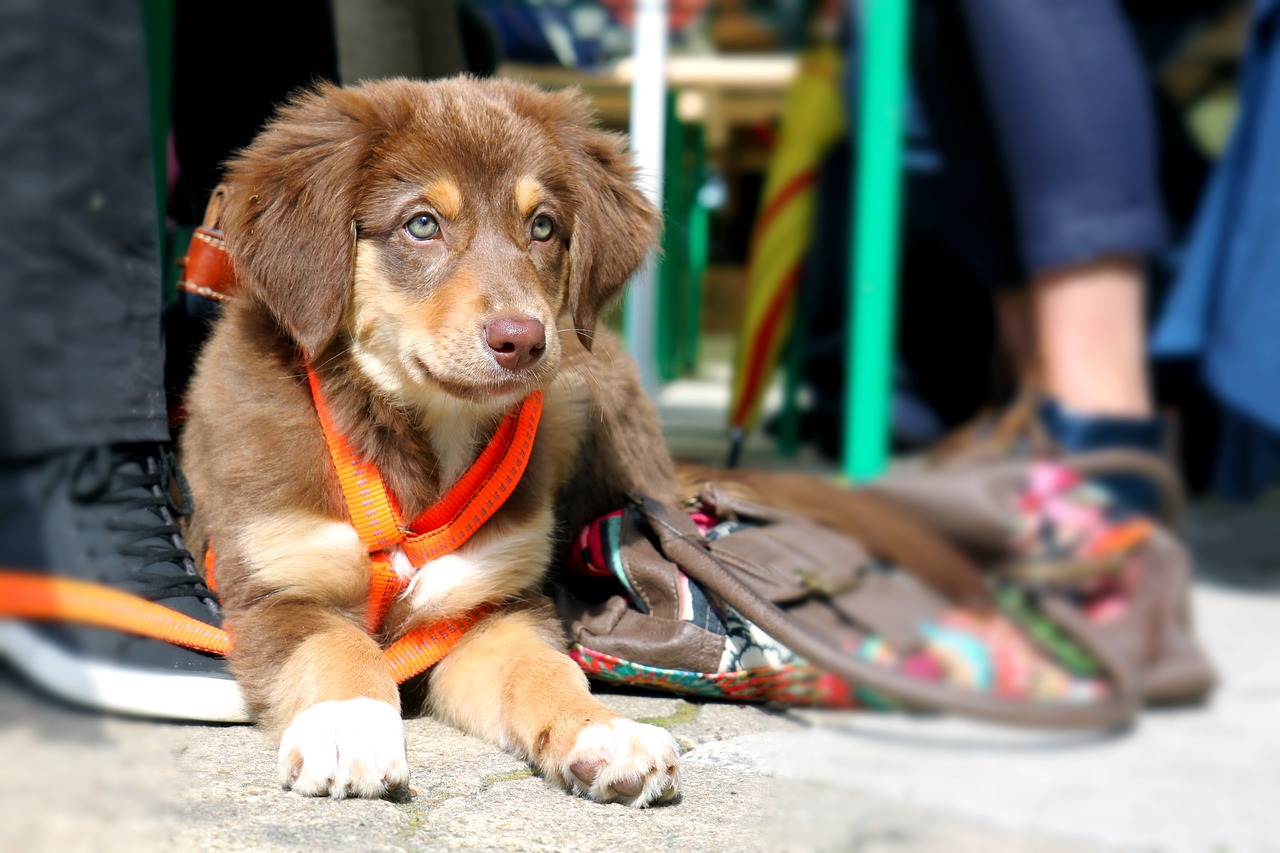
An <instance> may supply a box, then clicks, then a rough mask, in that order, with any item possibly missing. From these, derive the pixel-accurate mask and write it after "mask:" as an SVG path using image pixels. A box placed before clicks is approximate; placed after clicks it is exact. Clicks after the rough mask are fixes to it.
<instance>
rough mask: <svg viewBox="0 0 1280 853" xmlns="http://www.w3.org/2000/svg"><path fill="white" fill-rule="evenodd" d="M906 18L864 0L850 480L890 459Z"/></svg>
mask: <svg viewBox="0 0 1280 853" xmlns="http://www.w3.org/2000/svg"><path fill="white" fill-rule="evenodd" d="M909 21H910V2H909V0H865V1H864V4H863V21H862V57H863V60H862V61H863V65H862V75H861V77H862V96H861V109H860V114H859V120H858V164H857V169H856V170H855V175H856V177H855V187H854V191H855V193H856V195H855V199H856V204H857V207H856V209H855V213H854V234H853V245H854V258H853V286H852V292H851V294H850V299H849V312H850V314H849V329H850V331H851V339H850V345H849V347H848V348H847V353H848V356H847V359H848V361H847V363H846V369H847V373H846V375H847V377H848V379H847V382H848V385H847V387H846V391H845V418H844V474H845V476H846V477H848V478H849V479H850V480H852V481H854V482H863V481H866V480H870V479H873V478H875V477H878V476H880V474H882V473H884V469H885V467H886V464H887V461H888V444H889V441H888V439H889V395H890V390H891V379H892V374H893V345H894V326H895V313H896V310H897V306H896V301H897V299H896V297H897V277H898V219H899V211H900V207H901V166H902V123H903V114H904V112H905V109H904V106H905V93H906V76H907V32H908V26H909Z"/></svg>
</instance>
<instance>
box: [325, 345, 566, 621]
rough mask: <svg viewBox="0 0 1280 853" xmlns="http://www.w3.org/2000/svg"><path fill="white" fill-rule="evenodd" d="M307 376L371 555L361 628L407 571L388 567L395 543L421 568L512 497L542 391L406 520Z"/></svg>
mask: <svg viewBox="0 0 1280 853" xmlns="http://www.w3.org/2000/svg"><path fill="white" fill-rule="evenodd" d="M307 378H308V379H309V381H310V383H311V396H312V399H313V400H314V401H315V407H316V413H317V414H318V415H319V417H320V425H321V427H322V428H323V429H324V436H325V442H326V443H327V444H328V446H329V455H330V457H331V458H332V459H333V466H334V468H335V469H336V470H337V472H338V482H339V483H340V484H341V486H342V496H343V499H344V500H345V501H346V504H347V511H348V513H349V514H350V516H351V523H352V524H353V525H354V526H355V528H356V533H357V534H359V536H360V541H361V542H363V543H364V545H365V547H366V548H368V549H369V553H370V554H371V555H372V556H373V559H372V562H371V564H370V567H369V571H370V584H369V595H368V602H367V606H366V608H365V613H366V617H365V618H366V624H365V629H366V630H367V631H369V632H370V633H372V632H374V631H376V630H377V629H378V626H380V625H381V624H382V619H383V617H384V616H385V615H386V612H387V608H388V607H390V606H391V602H392V601H393V600H394V599H395V597H396V596H397V595H399V594H400V592H401V591H402V590H403V589H404V588H405V587H406V586H407V585H408V583H409V581H410V580H411V578H412V576H411V575H404V574H401V573H399V572H397V571H396V570H395V568H394V567H393V564H392V558H391V555H392V553H394V552H395V550H396V549H397V548H399V549H402V550H403V551H404V554H405V556H406V557H408V559H409V562H410V563H412V565H413V566H414V568H415V569H417V568H420V567H421V566H423V565H424V564H426V563H427V562H429V561H431V560H434V559H437V558H439V557H443V556H444V555H445V554H448V553H451V552H453V551H455V550H457V549H458V548H459V547H461V546H462V544H463V543H465V542H466V541H467V540H468V539H470V538H471V537H472V535H474V534H475V532H476V531H477V530H479V529H480V527H481V526H482V525H483V524H484V523H485V522H486V521H488V520H489V518H490V517H492V516H493V514H494V513H495V512H497V511H498V508H499V507H501V506H502V505H503V503H505V502H506V500H507V498H508V497H510V495H511V493H512V491H514V489H515V486H516V484H517V483H519V482H520V478H521V477H522V476H523V475H524V471H525V468H526V467H527V466H528V464H529V456H530V454H531V452H532V450H533V441H534V438H535V437H536V435H537V431H538V421H539V420H540V418H541V417H542V393H541V392H539V391H534V392H533V393H531V394H530V395H529V396H528V397H526V398H525V399H524V401H523V402H522V403H521V404H520V407H519V409H518V410H516V411H515V412H512V413H510V414H508V415H507V416H506V417H505V418H503V420H502V422H501V423H500V424H499V425H498V428H497V429H496V430H495V431H494V433H493V437H492V438H490V439H489V443H488V445H487V446H486V447H485V448H484V450H483V451H481V453H480V456H479V457H478V458H477V459H476V461H475V462H474V463H473V464H472V465H471V467H470V468H469V469H467V471H466V473H464V474H463V475H462V476H461V477H459V478H458V481H457V482H456V483H455V484H454V485H453V486H452V487H451V488H450V489H449V491H448V492H447V493H446V494H445V495H444V497H443V498H441V499H440V500H439V501H437V502H436V503H435V504H433V505H432V506H430V507H428V508H427V509H426V510H424V511H423V512H422V513H421V514H420V515H419V516H418V517H417V518H415V519H414V520H413V522H412V523H411V524H408V525H406V524H405V523H404V521H403V520H402V518H401V515H400V507H399V505H398V504H397V503H396V500H395V498H394V497H393V496H392V495H391V492H390V491H389V490H388V489H387V486H386V484H385V483H384V482H383V480H382V475H381V474H380V473H379V472H378V469H377V468H376V467H375V466H374V465H373V464H371V463H369V462H366V461H365V460H363V459H361V458H360V457H359V456H357V455H356V453H355V451H354V450H353V449H352V447H351V442H350V441H348V439H347V437H346V436H345V435H343V434H342V432H341V431H340V430H339V429H338V427H337V426H336V425H335V424H334V421H333V416H332V414H331V413H330V411H329V407H328V404H327V403H325V400H324V396H323V395H322V394H321V393H320V381H319V379H318V378H317V377H316V374H315V371H313V370H311V368H310V367H308V368H307Z"/></svg>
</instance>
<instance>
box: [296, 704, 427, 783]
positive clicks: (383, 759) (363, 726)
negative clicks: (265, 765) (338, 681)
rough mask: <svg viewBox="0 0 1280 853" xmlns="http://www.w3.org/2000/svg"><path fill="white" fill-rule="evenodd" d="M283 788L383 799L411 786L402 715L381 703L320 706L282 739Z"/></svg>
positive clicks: (298, 720) (306, 713)
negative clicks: (397, 790)
mask: <svg viewBox="0 0 1280 853" xmlns="http://www.w3.org/2000/svg"><path fill="white" fill-rule="evenodd" d="M278 766H279V769H280V784H281V785H283V786H284V787H286V788H292V789H293V790H294V791H296V792H297V793H299V794H303V795H306V796H309V797H324V796H329V797H333V798H334V799H337V800H340V799H342V798H344V797H381V796H383V795H384V794H386V793H387V792H388V791H392V790H395V789H396V788H400V787H403V786H404V785H406V784H408V782H409V760H408V758H407V757H406V756H405V751H404V723H403V722H402V721H401V719H400V712H399V711H397V710H396V709H395V708H393V707H392V706H391V705H388V704H387V703H386V702H380V701H378V700H377V699H367V698H360V699H347V700H344V701H340V702H336V701H335V702H321V703H319V704H318V705H312V706H311V707H310V708H308V709H307V710H305V711H303V712H302V713H301V714H299V715H298V716H296V717H294V718H293V722H292V723H290V724H289V728H287V729H285V733H284V737H283V738H281V740H280V758H279V765H278Z"/></svg>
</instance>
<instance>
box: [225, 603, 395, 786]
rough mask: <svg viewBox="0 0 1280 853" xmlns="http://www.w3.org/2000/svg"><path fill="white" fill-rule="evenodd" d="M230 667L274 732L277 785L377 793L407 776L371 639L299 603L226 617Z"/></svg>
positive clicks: (389, 687)
mask: <svg viewBox="0 0 1280 853" xmlns="http://www.w3.org/2000/svg"><path fill="white" fill-rule="evenodd" d="M230 627H231V629H232V631H233V636H235V637H236V648H235V651H234V652H233V654H232V657H231V659H230V662H231V665H232V670H233V671H234V672H235V674H236V677H237V678H238V679H240V680H241V682H242V684H244V685H245V687H246V692H247V693H248V694H249V697H250V702H251V703H253V704H254V705H255V706H256V707H257V708H258V712H259V721H260V722H261V723H263V724H264V725H265V726H266V727H267V728H269V729H270V730H272V731H275V732H280V731H281V730H282V729H283V734H282V736H281V739H280V751H279V758H278V768H279V773H280V783H281V784H282V785H283V786H284V787H286V788H292V789H293V790H294V791H296V792H297V793H299V794H304V795H308V796H330V797H334V798H337V799H340V798H343V797H352V796H355V797H380V796H383V795H384V794H386V793H388V792H389V791H392V790H394V789H396V788H400V787H403V786H404V785H406V784H407V783H408V781H409V763H408V760H407V758H406V756H405V745H404V724H403V722H402V721H401V718H400V696H399V691H398V689H397V687H396V683H395V680H394V679H393V678H392V677H391V673H390V671H389V670H388V669H387V666H386V663H385V662H384V661H383V659H382V650H381V649H380V648H379V647H378V645H377V643H375V642H374V641H373V639H372V638H371V637H369V636H368V635H367V634H365V633H364V631H362V630H361V629H360V628H359V627H357V626H356V625H354V624H353V623H352V622H351V621H350V620H349V619H348V618H347V617H345V616H344V615H342V614H341V613H338V612H336V611H335V610H333V609H331V608H328V607H325V606H323V605H318V604H314V603H307V602H297V603H279V602H277V603H271V604H262V605H258V606H255V607H253V608H251V609H250V610H249V612H247V613H244V614H239V615H237V616H236V617H234V618H233V619H232V620H231V624H230Z"/></svg>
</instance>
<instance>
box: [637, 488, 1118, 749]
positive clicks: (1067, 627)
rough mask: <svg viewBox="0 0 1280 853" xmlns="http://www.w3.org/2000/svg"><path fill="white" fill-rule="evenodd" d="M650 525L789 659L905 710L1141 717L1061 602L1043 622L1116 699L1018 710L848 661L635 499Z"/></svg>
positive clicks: (1076, 722)
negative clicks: (1066, 638)
mask: <svg viewBox="0 0 1280 853" xmlns="http://www.w3.org/2000/svg"><path fill="white" fill-rule="evenodd" d="M630 497H631V500H632V501H633V503H634V504H635V506H636V508H637V509H638V510H639V512H640V513H641V514H642V515H643V516H644V517H645V519H646V520H648V522H649V525H650V527H651V528H652V530H653V532H654V534H655V535H656V536H657V537H658V542H659V547H660V548H661V549H662V551H663V553H665V554H666V555H667V557H668V558H669V559H671V560H672V561H674V562H676V563H677V564H679V566H680V568H681V569H682V570H683V571H684V572H685V573H686V574H687V575H688V576H689V577H690V578H692V579H693V580H695V581H697V582H698V583H700V584H702V585H703V586H704V587H706V588H707V589H710V590H712V591H713V592H714V593H715V594H716V595H718V596H720V597H721V598H722V599H724V600H725V601H726V602H728V603H729V604H730V605H732V606H733V607H734V608H735V609H737V610H738V611H739V612H741V613H742V614H743V615H744V616H746V617H747V618H748V619H750V620H751V621H753V622H755V623H756V624H757V625H759V626H760V628H761V629H763V630H764V631H765V632H766V633H768V634H769V635H771V636H773V637H774V638H776V639H777V640H779V641H780V642H782V643H784V644H786V645H787V646H788V647H789V648H790V649H791V650H792V651H794V652H796V653H797V654H799V655H801V656H802V657H804V658H805V659H807V660H808V661H809V662H811V663H813V664H816V665H817V666H819V667H822V668H823V669H826V670H828V671H830V672H832V673H835V674H836V675H839V676H842V677H844V678H846V679H848V680H850V681H851V682H853V683H855V684H858V685H862V686H865V687H868V688H870V689H872V690H875V691H876V692H878V693H880V694H882V695H883V696H885V697H886V698H888V699H890V700H892V701H895V702H898V703H900V704H902V705H905V706H909V707H912V708H920V709H935V708H936V709H942V710H946V711H951V712H954V713H958V714H964V715H967V716H970V717H974V718H977V719H981V720H988V721H991V722H996V723H1004V724H1013V725H1024V726H1035V727H1042V728H1053V729H1106V728H1115V727H1119V726H1123V725H1125V724H1127V723H1128V722H1130V721H1131V720H1132V719H1133V717H1134V716H1135V715H1136V714H1137V712H1138V709H1139V706H1140V697H1139V692H1138V689H1137V681H1136V678H1135V676H1134V673H1133V671H1132V669H1131V668H1130V667H1129V666H1128V665H1127V664H1126V663H1125V662H1124V660H1123V659H1122V658H1121V657H1119V655H1117V654H1116V652H1115V650H1114V649H1112V648H1110V647H1109V646H1108V645H1107V644H1106V642H1105V641H1103V640H1102V639H1101V638H1099V637H1098V636H1097V634H1096V633H1095V632H1093V631H1091V630H1089V626H1088V625H1087V624H1085V622H1084V620H1083V619H1082V618H1081V617H1080V616H1079V614H1077V613H1075V612H1074V611H1073V610H1072V609H1071V608H1070V607H1069V606H1068V605H1067V603H1066V602H1064V601H1058V600H1054V599H1053V598H1047V599H1046V600H1045V602H1044V609H1045V615H1046V616H1048V617H1049V618H1050V619H1053V620H1054V621H1055V622H1057V624H1058V626H1059V627H1060V628H1062V629H1063V630H1064V631H1067V632H1068V633H1070V634H1071V635H1072V637H1073V638H1074V639H1075V640H1076V641H1077V642H1078V643H1079V644H1080V645H1081V646H1083V647H1084V648H1085V649H1086V650H1088V651H1089V652H1090V653H1091V654H1092V655H1094V657H1095V658H1096V659H1097V660H1098V662H1099V663H1100V664H1101V665H1102V667H1103V669H1104V671H1105V672H1106V674H1107V675H1108V676H1109V677H1110V680H1111V684H1112V686H1113V695H1112V696H1110V697H1108V698H1107V699H1105V700H1103V701H1100V702H1093V703H1089V704H1081V705H1073V704H1067V703H1053V704H1050V703H1046V702H1031V701H1027V702H1020V701H1012V700H1003V699H996V698H994V697H991V696H989V695H986V694H982V693H974V692H972V691H966V690H961V689H959V688H954V687H949V686H945V685H940V684H933V683H930V682H926V681H922V680H919V679H915V678H911V677H909V676H906V675H903V674H901V673H899V672H896V671H894V670H890V669H886V668H884V667H881V666H878V665H876V664H874V663H871V662H869V661H864V660H861V659H859V658H855V657H853V656H852V655H848V654H843V653H841V652H840V651H838V650H837V649H835V648H833V647H832V646H831V645H830V643H829V642H827V641H826V640H825V639H824V638H823V637H822V636H821V635H819V634H818V633H817V632H815V631H814V630H813V629H812V628H811V627H809V626H808V625H805V624H804V623H802V622H799V621H798V620H795V619H791V618H788V616H787V615H786V614H785V613H784V612H783V611H782V610H780V609H779V608H777V607H776V606H775V605H774V604H773V603H772V602H770V601H769V600H768V599H766V598H764V597H763V596H761V595H760V594H759V593H757V592H755V591H754V590H752V589H751V588H750V587H748V586H747V585H746V584H744V583H743V582H742V581H741V580H739V579H738V578H737V577H736V576H735V575H733V574H732V573H731V572H729V571H728V570H727V569H726V568H725V567H724V566H722V565H721V564H720V563H719V562H718V561H717V560H716V559H715V558H714V557H712V556H711V554H710V553H708V551H707V550H706V548H705V547H703V545H702V542H701V537H700V536H699V535H698V534H697V532H696V530H694V531H693V532H691V530H690V528H691V525H690V523H689V520H688V518H687V517H686V516H685V515H684V513H682V512H679V511H678V510H676V509H674V508H672V507H668V506H666V505H665V504H663V503H660V502H658V501H655V500H653V499H652V498H648V497H644V496H639V495H635V496H630Z"/></svg>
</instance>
